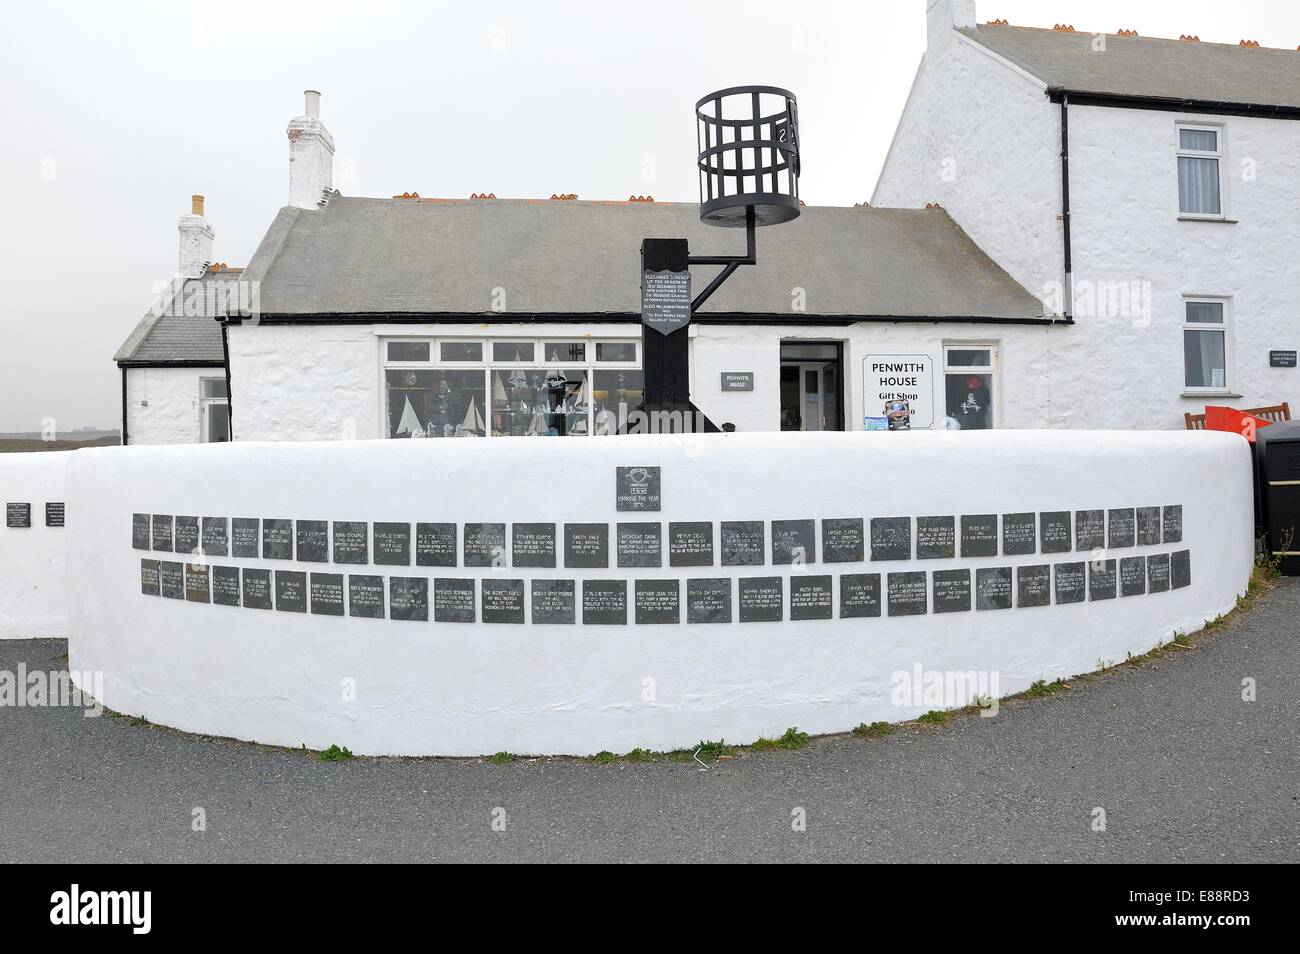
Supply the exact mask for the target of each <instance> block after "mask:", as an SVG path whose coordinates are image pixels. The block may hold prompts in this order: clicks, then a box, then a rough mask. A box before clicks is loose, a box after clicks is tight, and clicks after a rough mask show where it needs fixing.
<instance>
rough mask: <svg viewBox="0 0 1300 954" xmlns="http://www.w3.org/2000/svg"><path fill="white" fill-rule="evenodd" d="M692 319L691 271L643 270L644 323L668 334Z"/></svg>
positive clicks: (642, 321)
mask: <svg viewBox="0 0 1300 954" xmlns="http://www.w3.org/2000/svg"><path fill="white" fill-rule="evenodd" d="M690 320H691V273H690V271H689V270H686V271H680V272H674V271H672V270H671V269H668V268H665V269H663V270H662V271H655V270H654V269H651V268H645V269H642V270H641V324H643V325H645V326H646V327H647V328H653V329H654V330H655V331H657V332H659V333H660V334H663V335H666V334H671V333H672V332H674V331H677V330H678V329H680V328H685V327H686V325H688V324H689V323H690Z"/></svg>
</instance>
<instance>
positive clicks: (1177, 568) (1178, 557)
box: [1169, 550, 1192, 590]
mask: <svg viewBox="0 0 1300 954" xmlns="http://www.w3.org/2000/svg"><path fill="white" fill-rule="evenodd" d="M1191 585H1192V551H1190V550H1177V551H1175V552H1174V553H1171V554H1170V555H1169V586H1170V588H1171V589H1175V590H1179V589H1182V588H1183V587H1184V586H1191Z"/></svg>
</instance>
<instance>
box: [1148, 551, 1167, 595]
mask: <svg viewBox="0 0 1300 954" xmlns="http://www.w3.org/2000/svg"><path fill="white" fill-rule="evenodd" d="M1168 591H1169V554H1168V553H1153V554H1151V555H1150V556H1149V557H1147V592H1148V593H1166V592H1168Z"/></svg>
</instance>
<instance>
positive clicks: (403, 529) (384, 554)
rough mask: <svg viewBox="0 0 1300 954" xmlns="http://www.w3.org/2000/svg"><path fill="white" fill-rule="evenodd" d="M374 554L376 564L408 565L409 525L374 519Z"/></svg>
mask: <svg viewBox="0 0 1300 954" xmlns="http://www.w3.org/2000/svg"><path fill="white" fill-rule="evenodd" d="M374 554H375V565H376V566H410V565H411V525H410V524H409V523H384V522H382V521H376V522H375V524H374Z"/></svg>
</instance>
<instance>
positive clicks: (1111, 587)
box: [1088, 560, 1115, 600]
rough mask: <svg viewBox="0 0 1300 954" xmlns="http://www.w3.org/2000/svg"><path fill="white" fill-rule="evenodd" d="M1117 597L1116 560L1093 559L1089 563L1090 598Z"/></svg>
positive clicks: (1106, 598) (1110, 598)
mask: <svg viewBox="0 0 1300 954" xmlns="http://www.w3.org/2000/svg"><path fill="white" fill-rule="evenodd" d="M1114 598H1115V561H1114V560H1092V561H1089V563H1088V599H1090V600H1113V599H1114Z"/></svg>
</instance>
